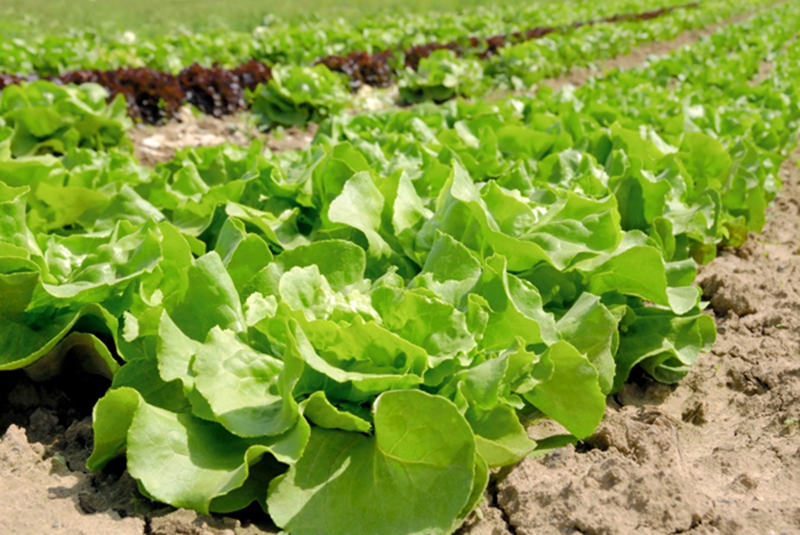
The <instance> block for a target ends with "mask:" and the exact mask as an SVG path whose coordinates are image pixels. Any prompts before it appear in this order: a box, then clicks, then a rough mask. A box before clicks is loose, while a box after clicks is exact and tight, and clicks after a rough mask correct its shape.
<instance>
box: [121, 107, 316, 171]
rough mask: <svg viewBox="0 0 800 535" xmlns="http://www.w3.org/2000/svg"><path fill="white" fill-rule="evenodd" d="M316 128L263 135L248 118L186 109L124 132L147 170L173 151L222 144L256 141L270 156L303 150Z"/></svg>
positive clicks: (246, 143)
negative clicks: (197, 113)
mask: <svg viewBox="0 0 800 535" xmlns="http://www.w3.org/2000/svg"><path fill="white" fill-rule="evenodd" d="M316 131H317V126H316V125H314V124H311V125H308V127H306V128H304V129H303V128H298V127H291V128H287V129H283V130H274V131H271V132H268V133H263V132H260V131H259V130H258V128H257V127H256V125H255V122H254V118H253V116H252V115H247V114H241V115H235V116H228V117H223V118H217V117H212V116H210V115H208V116H200V117H196V116H195V115H194V113H193V112H192V111H191V109H190V108H188V107H184V108H181V110H180V112H179V119H178V120H177V121H171V122H168V123H166V124H163V125H159V126H148V125H143V124H139V125H137V126H136V127H135V128H133V129H131V130H130V131H129V132H128V138H129V139H130V140H131V142H132V143H133V154H134V156H136V157H137V158H138V159H139V161H140V162H141V163H142V165H147V166H150V167H153V166H155V165H156V164H158V163H162V162H167V161H169V160H171V159H172V158H174V157H175V153H176V151H179V150H181V149H184V148H187V147H212V146H216V145H221V144H223V143H226V142H227V143H232V144H234V145H240V146H247V145H250V143H251V142H252V141H253V140H256V139H260V140H261V141H262V142H264V144H265V145H266V146H267V147H268V148H269V149H270V150H272V151H273V152H283V151H287V150H301V149H304V148H306V147H307V146H308V145H309V144H310V143H311V140H312V139H314V134H315V133H316Z"/></svg>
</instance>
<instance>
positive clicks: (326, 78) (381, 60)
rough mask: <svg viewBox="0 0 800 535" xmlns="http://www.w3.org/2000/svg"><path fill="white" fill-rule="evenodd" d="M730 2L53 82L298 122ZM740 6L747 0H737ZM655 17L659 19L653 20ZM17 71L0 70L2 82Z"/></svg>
mask: <svg viewBox="0 0 800 535" xmlns="http://www.w3.org/2000/svg"><path fill="white" fill-rule="evenodd" d="M732 5H733V4H732V3H731V2H729V1H727V0H726V1H723V2H709V3H707V4H706V5H705V6H704V7H703V8H700V9H692V10H691V11H696V13H689V12H687V11H686V10H687V9H688V8H695V7H696V4H686V5H682V6H673V7H670V8H660V9H658V10H652V11H647V12H643V13H639V14H626V15H613V16H609V17H605V18H602V19H598V20H591V21H588V22H576V23H573V24H572V25H570V26H568V27H563V28H555V27H538V28H533V29H530V30H528V31H527V32H524V33H519V32H518V33H517V34H509V35H508V36H506V35H505V34H503V35H497V36H494V37H490V38H489V39H488V40H487V41H485V42H483V41H481V40H479V39H477V38H472V39H468V40H467V41H466V42H465V43H463V44H462V42H460V41H451V42H449V43H447V44H440V43H436V42H434V43H428V44H424V45H416V46H414V47H412V48H410V49H408V50H406V51H405V52H403V53H400V55H399V56H395V54H394V53H393V52H392V51H390V50H386V51H384V52H378V53H374V54H370V53H367V52H354V53H351V54H349V55H347V56H329V57H326V58H323V59H320V60H318V61H317V66H315V67H313V68H312V67H287V66H280V67H276V70H275V71H274V72H275V73H277V74H276V76H272V73H273V71H272V70H271V69H270V68H269V67H267V66H266V65H264V64H262V63H259V62H258V61H255V60H250V61H249V62H248V63H246V64H244V65H241V66H239V67H236V68H234V69H232V70H227V69H224V68H221V67H218V66H215V67H202V66H200V65H197V64H195V65H192V66H191V67H187V68H186V69H184V70H183V71H181V72H180V73H179V74H178V75H172V74H169V73H167V72H159V71H156V70H153V69H149V68H125V69H116V70H112V71H106V72H103V71H99V70H90V71H72V72H66V73H63V74H60V75H58V76H57V77H56V78H55V79H56V80H58V81H59V82H60V83H85V82H94V83H98V84H100V85H101V86H103V87H105V88H106V89H107V90H108V91H109V93H110V96H109V99H113V98H115V97H116V96H117V95H123V96H124V97H125V99H126V102H127V105H128V110H129V114H130V115H131V117H133V118H134V119H136V120H142V121H144V122H147V123H158V122H161V121H163V120H165V119H169V118H171V117H174V116H176V115H177V112H178V110H179V108H180V107H181V106H182V105H184V104H186V103H188V104H192V105H194V106H196V107H197V108H199V109H200V110H201V111H202V112H204V113H207V114H211V115H214V116H222V115H226V114H231V113H234V112H235V111H237V110H240V109H242V108H244V107H245V105H246V104H248V103H249V104H251V105H252V107H253V109H254V112H255V113H256V114H257V115H258V116H259V118H260V121H261V123H262V125H263V126H264V127H270V126H272V125H274V124H279V125H296V124H305V123H307V122H317V121H319V120H321V119H324V118H325V117H327V116H329V115H331V114H334V113H337V112H339V111H341V110H342V109H343V108H345V107H346V106H347V105H349V104H351V103H352V101H353V98H352V97H351V96H349V95H348V89H350V90H355V89H358V88H359V87H360V86H361V85H363V84H365V83H366V84H368V85H372V86H375V87H385V86H388V85H390V84H391V83H392V82H393V81H394V80H396V79H398V78H399V81H400V82H399V83H400V95H401V97H402V98H403V100H404V101H406V102H418V101H421V100H434V101H444V100H447V99H449V98H452V97H454V96H456V95H464V96H471V95H475V94H480V93H482V92H484V91H486V90H487V89H489V88H491V87H503V86H504V87H517V88H519V87H529V86H530V85H532V84H533V83H535V82H536V81H538V80H540V79H542V78H544V77H548V76H554V75H557V74H560V73H563V72H564V71H566V70H569V69H570V68H572V67H574V66H576V65H585V64H587V63H590V62H593V61H598V60H600V59H604V58H607V57H610V56H613V55H617V54H620V53H623V52H625V51H627V50H630V49H631V48H632V47H634V46H636V45H638V44H641V43H642V42H645V41H652V40H656V39H671V38H673V37H675V36H676V35H677V34H679V33H681V32H682V31H685V30H687V29H691V28H698V27H704V26H706V25H707V24H709V23H710V21H712V20H716V19H718V18H719V17H720V16H721V14H724V13H728V12H729V11H730V10H732V9H734V8H733V7H732ZM738 7H739V8H740V9H743V8H745V7H752V6H751V5H750V4H749V3H747V4H746V3H743V2H740V3H739V4H738ZM679 8H680V9H679ZM676 10H678V11H676ZM667 15H670V16H667ZM662 17H663V22H662V21H660V20H657V19H660V18H662ZM642 21H646V22H642ZM546 36H549V38H547V37H546ZM520 40H522V42H519V41H520ZM482 43H483V44H482ZM511 43H514V44H511ZM505 45H508V46H505ZM397 57H402V58H403V60H402V61H404V62H405V66H403V65H402V64H400V65H393V61H394V60H396V59H397ZM478 57H482V58H484V61H483V63H480V62H479V61H478V60H476V59H471V58H478ZM331 70H332V71H335V72H338V73H342V76H341V77H340V76H337V75H333V74H332V73H331V72H330V71H331ZM27 79H28V80H30V79H31V77H28V78H27ZM23 80H24V78H20V77H18V76H11V75H0V89H2V87H4V86H7V85H9V84H16V83H20V82H22V81H23ZM259 84H260V87H258V85H259Z"/></svg>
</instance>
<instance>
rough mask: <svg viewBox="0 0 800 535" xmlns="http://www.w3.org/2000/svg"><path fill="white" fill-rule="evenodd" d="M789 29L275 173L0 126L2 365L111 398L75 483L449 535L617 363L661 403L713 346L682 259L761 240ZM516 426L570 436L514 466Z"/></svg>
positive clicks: (793, 58)
mask: <svg viewBox="0 0 800 535" xmlns="http://www.w3.org/2000/svg"><path fill="white" fill-rule="evenodd" d="M779 22H781V24H779ZM798 22H800V9H798V7H797V6H796V5H795V4H784V5H781V6H777V7H775V8H772V9H771V10H768V11H765V12H764V13H761V14H759V15H758V16H756V17H754V18H753V19H751V20H749V21H747V22H744V23H742V24H740V25H738V26H732V27H730V28H725V29H723V30H720V31H719V32H718V33H717V34H715V35H714V36H713V37H712V38H710V39H706V40H703V41H700V42H699V43H697V44H696V45H694V46H693V47H690V48H688V49H685V50H681V51H678V52H676V53H674V54H672V55H669V56H666V57H664V58H661V59H653V60H652V61H651V62H650V63H649V64H648V65H647V66H646V67H644V68H642V69H633V70H631V71H627V72H616V71H615V72H610V73H606V75H604V76H603V77H601V78H597V79H594V80H593V81H591V82H590V83H588V84H587V85H585V86H584V87H582V88H580V89H577V90H574V91H566V92H561V93H557V94H554V93H552V92H548V91H544V90H543V91H541V92H540V93H539V94H538V95H537V96H536V97H535V98H534V97H508V98H506V99H501V100H497V101H494V102H487V101H477V100H476V101H473V102H465V101H454V102H450V103H448V104H445V105H443V106H434V105H432V104H427V105H421V106H418V107H415V108H413V109H394V110H389V111H385V112H382V113H373V114H362V115H353V116H350V115H341V116H338V117H334V118H332V119H331V120H330V121H326V122H325V123H324V124H323V125H322V126H321V127H320V131H319V132H318V134H317V137H316V138H315V141H314V142H313V144H312V146H311V147H310V148H309V149H308V150H305V151H301V152H292V153H284V154H280V155H272V154H269V155H268V156H265V155H264V153H263V151H262V147H261V146H260V145H259V144H258V143H256V144H254V145H253V146H252V147H250V148H249V149H243V148H236V147H232V146H222V147H210V148H189V149H185V150H183V151H181V152H180V153H179V154H178V155H177V156H176V157H175V159H173V160H172V161H170V162H168V163H166V164H162V165H160V166H159V167H158V168H157V169H155V170H153V169H145V168H142V167H140V166H138V165H137V164H136V162H135V161H134V160H133V158H132V157H131V156H129V155H126V154H123V153H120V152H117V151H115V150H113V149H112V150H107V151H106V152H96V151H93V150H90V149H85V148H80V147H78V146H69V147H65V151H66V152H65V155H64V156H62V157H61V158H56V157H54V156H52V155H40V156H30V157H20V158H15V157H12V156H13V154H12V151H11V149H10V147H11V139H12V135H13V132H14V129H12V128H6V129H5V130H2V131H1V132H2V133H0V292H2V295H3V296H4V299H3V300H2V302H0V370H13V369H20V368H25V369H26V370H27V371H28V372H29V373H31V374H32V375H33V376H35V377H39V378H50V377H53V376H54V375H56V374H57V373H58V370H59V369H60V368H61V367H63V366H79V367H81V368H83V369H85V370H86V371H87V372H91V373H101V374H103V375H105V376H108V377H113V383H112V388H111V389H110V390H109V391H108V392H107V394H106V395H105V396H104V397H103V398H102V399H101V400H100V401H99V402H98V404H97V405H96V407H95V411H94V429H95V435H94V436H95V448H94V452H93V454H92V456H91V458H90V459H89V461H88V466H89V467H90V468H91V469H100V468H102V467H103V466H104V465H105V464H106V463H108V462H109V461H110V460H111V459H113V458H115V457H117V456H119V455H123V454H124V455H126V457H127V462H128V469H129V471H130V473H131V475H132V476H133V477H134V478H136V479H137V480H138V482H139V484H140V488H141V490H142V492H144V493H145V494H146V495H148V496H150V497H152V498H153V499H156V500H160V501H163V502H166V503H170V504H172V505H175V506H182V507H190V508H193V509H196V510H198V511H201V512H204V513H208V512H220V513H225V512H230V511H235V510H238V509H242V508H244V507H247V506H248V505H250V504H251V503H254V502H255V503H258V504H259V505H260V506H261V507H262V508H264V509H265V510H266V511H268V512H269V513H270V515H271V516H272V518H273V519H274V520H275V521H276V523H277V524H278V525H280V526H281V527H282V528H283V529H286V530H287V531H291V532H292V533H300V534H302V533H318V532H320V531H324V532H326V533H328V532H330V533H348V532H358V533H373V532H380V533H450V532H452V531H453V530H454V529H456V528H457V526H458V524H459V523H460V521H461V520H462V519H463V518H464V517H465V516H466V515H467V514H468V513H469V512H470V511H471V510H472V509H473V508H474V507H475V506H476V505H477V504H478V503H479V501H480V499H481V497H482V493H483V491H484V489H485V488H486V485H487V483H488V473H489V469H491V468H499V467H503V466H509V465H512V464H514V463H516V462H519V461H520V460H521V459H523V458H525V457H526V456H528V455H540V454H542V452H545V451H548V450H549V449H551V448H554V447H557V446H558V445H563V444H568V443H575V442H576V441H578V440H582V439H585V438H586V437H588V436H590V435H591V434H592V433H593V432H594V430H595V428H596V426H597V424H598V423H599V422H600V420H601V418H602V415H603V412H604V410H605V399H606V396H607V395H608V394H609V393H613V392H616V391H617V390H618V389H619V388H621V387H622V385H623V384H624V382H625V381H626V380H627V378H628V376H629V374H630V373H631V371H632V370H633V369H634V368H635V367H637V366H638V367H639V368H640V369H641V370H643V371H644V372H646V373H648V374H650V375H651V376H652V377H653V378H655V379H656V380H659V381H663V382H667V383H674V382H676V381H679V380H680V379H681V378H682V377H683V376H685V374H686V373H687V372H688V370H689V368H690V366H691V365H692V363H693V362H694V361H695V359H696V358H697V357H698V355H699V354H700V353H701V352H703V351H707V350H709V349H710V347H711V344H712V343H713V341H714V337H715V330H714V323H713V319H712V318H710V317H709V316H708V315H706V314H704V313H703V308H704V306H705V303H703V302H701V300H700V298H701V296H700V292H699V290H698V289H697V288H696V287H695V286H693V285H692V283H693V281H694V279H695V276H696V273H697V263H698V262H704V261H708V260H710V258H712V257H713V256H714V254H715V253H716V248H717V246H718V245H719V244H731V243H736V242H735V240H736V239H738V238H737V237H738V236H741V234H742V233H746V232H747V231H748V230H758V229H759V228H760V226H761V225H763V221H764V208H765V206H766V203H767V202H769V200H771V199H772V198H773V197H774V195H775V193H776V190H777V187H778V184H779V179H778V177H777V176H776V170H777V168H778V165H779V164H780V162H781V161H782V159H783V158H784V156H785V154H786V150H787V149H788V148H789V147H792V146H793V145H794V144H795V143H796V141H797V125H798V124H800V107H798V104H797V102H798V99H797V98H796V97H797V89H796V80H797V77H798V75H800V67H799V66H800V63H798V61H797V59H798V57H800V45H798V44H797V43H796V42H794V43H790V44H789V45H788V46H787V48H786V49H785V51H783V52H781V53H780V54H779V53H778V52H779V51H782V50H783V47H784V45H785V44H786V43H787V42H788V41H789V39H790V37H791V35H792V29H793V28H796V27H797V26H798ZM733 44H736V45H737V47H736V49H735V50H734V51H733V52H730V54H729V55H727V54H722V53H721V51H722V50H726V51H728V50H731V49H733V48H734V47H733V46H732V45H733ZM767 54H774V59H775V63H776V66H775V69H774V71H773V73H772V74H771V75H770V77H769V79H768V80H766V81H764V82H762V83H760V84H757V85H756V86H754V87H753V86H750V85H749V84H748V83H747V81H748V80H749V79H750V78H751V77H752V75H753V74H754V73H755V72H756V71H757V65H758V63H759V61H760V58H762V57H764V56H765V55H767ZM299 72H300V74H298V79H301V80H302V79H304V77H307V75H308V71H299ZM287 76H289V74H287ZM319 80H322V81H326V80H327V78H326V75H323V74H320V75H319ZM299 83H301V84H302V83H303V82H299ZM307 83H312V82H307ZM320 83H321V82H320ZM259 91H267V93H266V94H268V95H271V94H272V93H269V92H268V90H267V88H262V89H261V90H259ZM276 91H277V90H276ZM277 94H278V93H275V95H277ZM270 98H272V97H270ZM276 98H277V97H276ZM281 98H287V99H288V98H289V97H285V95H284V96H283V97H281ZM282 102H283V103H284V104H282V105H283V106H284V107H285V108H281V109H285V110H288V111H286V112H285V113H286V115H287V116H289V117H291V116H294V114H297V113H302V110H306V111H307V112H308V113H309V114H311V113H314V111H311V108H310V107H309V105H308V103H306V104H302V103H301V104H296V103H295V102H294V101H289V100H285V101H282ZM304 106H306V107H304ZM298 110H301V111H298ZM282 113H283V112H282ZM269 120H271V121H272V120H274V119H269ZM15 128H16V127H15ZM2 136H5V137H2ZM531 415H533V416H534V417H549V418H552V419H554V420H556V421H557V422H558V423H560V424H561V425H562V426H563V427H564V428H565V429H566V430H567V431H568V432H569V433H570V434H571V435H570V436H563V435H561V436H555V437H550V438H548V439H545V440H542V441H541V442H540V443H539V444H537V443H536V442H534V441H532V440H531V439H529V438H528V436H527V433H526V431H525V427H524V424H525V423H527V419H526V417H528V416H531ZM354 489H355V490H354ZM432 496H434V497H435V499H434V498H432ZM364 519H366V520H364Z"/></svg>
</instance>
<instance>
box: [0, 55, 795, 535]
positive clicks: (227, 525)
mask: <svg viewBox="0 0 800 535" xmlns="http://www.w3.org/2000/svg"><path fill="white" fill-rule="evenodd" d="M628 66H630V65H628ZM765 68H766V67H765ZM229 122H230V121H227V120H226V121H220V120H217V119H213V118H203V119H200V120H197V119H194V118H192V119H189V117H188V116H187V118H186V121H185V123H173V124H172V125H167V126H166V127H160V128H157V129H148V130H147V131H146V134H143V133H142V132H143V131H140V130H137V131H135V132H134V133H133V137H134V140H135V143H136V146H137V151H140V152H138V155H139V156H140V158H143V161H145V162H148V163H150V164H151V165H152V164H154V163H156V162H158V161H163V159H164V158H165V154H166V151H170V150H171V151H174V150H175V149H176V148H180V147H183V146H194V145H196V144H200V143H201V142H202V140H203V139H205V140H206V141H208V144H216V143H219V142H220V141H219V140H214V141H213V142H212V140H211V139H210V138H202V136H204V135H208V136H212V135H213V136H219V137H221V138H224V140H231V141H234V142H237V141H236V139H234V137H235V136H238V135H240V134H241V135H242V136H244V139H245V141H247V139H248V138H247V136H248V135H251V134H252V137H251V138H249V139H252V138H253V137H257V136H258V135H259V134H258V133H255V132H253V131H252V130H251V131H249V132H250V133H248V131H247V130H246V128H242V127H241V125H242V124H243V123H241V122H240V123H238V125H239V126H237V125H236V123H234V126H230V125H229V124H228V123H229ZM164 129H172V130H164ZM309 135H311V136H313V133H309V132H296V133H290V135H289V136H287V137H288V138H292V139H299V138H301V137H306V138H307V137H309ZM159 136H160V137H159ZM154 137H155V141H151V142H148V143H145V141H144V140H146V139H153V138H154ZM284 139H286V138H284ZM156 142H158V143H156ZM304 142H305V143H307V142H308V141H304ZM289 143H290V142H287V144H289ZM296 143H297V144H300V141H297V142H296ZM149 145H151V146H152V147H150V148H151V149H152V150H153V151H155V152H153V153H152V154H151V153H147V154H145V153H143V152H141V151H142V150H143V147H148V146H149ZM164 147H167V148H166V149H164V151H165V152H157V151H156V149H157V148H158V149H161V148H164ZM295 148H296V147H295ZM274 150H280V148H279V147H278V146H276V147H275V149H274ZM145 152H146V151H145ZM795 160H800V151H798V152H796V153H795V154H794V155H793V156H792V157H791V158H789V159H788V160H787V161H786V162H785V163H784V165H783V167H782V168H781V170H780V173H781V177H782V178H783V180H784V183H785V190H784V191H783V192H782V193H781V195H780V196H779V198H778V199H777V200H776V201H775V203H774V204H773V205H772V206H771V207H770V209H769V215H768V221H767V224H766V226H765V228H764V231H763V232H762V233H761V234H760V235H758V236H755V235H752V236H750V238H749V239H748V241H747V243H746V244H745V245H744V246H743V247H741V248H740V249H738V250H736V251H733V250H730V251H722V252H721V254H720V256H719V257H718V258H717V259H716V260H714V261H713V262H712V263H711V264H709V265H708V266H706V267H704V268H703V269H702V270H701V272H700V275H699V276H698V279H697V284H698V285H699V286H700V287H701V288H702V289H703V292H704V296H705V298H706V299H707V300H709V301H710V306H709V310H708V313H709V314H710V315H713V317H714V318H715V320H716V322H717V328H718V331H719V335H718V338H717V342H716V344H715V346H714V348H713V350H712V351H711V353H709V354H706V355H702V356H701V357H700V358H699V359H698V362H697V363H696V364H695V366H694V367H693V369H692V371H691V372H690V373H689V375H688V376H687V377H686V378H685V379H684V380H683V381H682V382H680V383H679V384H678V385H672V386H668V385H663V384H659V383H656V382H653V381H651V380H649V379H648V378H647V377H646V376H644V375H643V374H640V375H634V377H632V380H631V381H630V382H629V383H628V384H627V385H626V386H625V387H624V389H623V390H622V391H621V392H619V393H618V394H617V395H615V396H613V397H610V398H609V400H608V404H609V407H608V409H607V411H606V417H605V419H604V421H603V423H602V424H601V426H600V428H599V429H598V431H597V433H595V435H593V436H592V437H591V438H590V439H588V440H587V441H586V442H584V443H581V444H579V446H577V447H574V446H568V447H565V448H561V449H558V450H555V451H553V452H552V453H550V454H548V455H547V456H545V457H543V458H539V459H526V460H524V461H523V462H522V463H520V464H519V465H517V466H516V467H514V468H513V469H510V470H505V471H502V472H499V473H496V474H494V477H493V480H492V483H491V484H490V488H489V490H488V491H487V493H486V500H485V502H484V504H483V505H482V506H481V508H480V510H479V511H477V512H476V513H474V514H473V515H472V516H471V517H470V518H469V519H468V521H467V522H466V523H465V525H464V526H463V527H462V528H461V529H460V531H459V533H460V535H507V534H517V535H531V534H534V533H536V534H579V533H583V534H587V535H588V534H591V535H616V534H629V533H637V534H639V533H641V534H645V535H646V534H672V533H691V534H695V535H701V534H703V535H705V534H725V535H727V534H745V535H749V534H761V535H772V534H774V535H784V534H785V535H790V534H791V535H794V534H798V533H800V169H799V168H798V167H797V166H796V165H795V163H794V161H795ZM107 387H108V382H107V381H106V380H104V379H102V378H98V377H93V376H85V375H84V376H78V375H76V376H75V377H64V376H62V377H59V378H58V379H57V380H55V381H52V382H44V383H34V382H32V381H31V380H30V379H28V378H27V376H25V374H24V373H22V372H4V373H2V374H0V393H2V395H0V480H1V481H3V484H2V485H0V534H9V535H41V534H51V533H52V534H62V535H95V534H97V535H101V534H109V533H114V534H119V535H129V534H130V535H134V534H136V535H142V534H145V535H222V534H225V535H234V534H236V535H241V534H246V535H263V534H276V533H278V529H277V528H276V527H275V526H273V525H271V523H270V521H269V519H268V518H266V516H265V515H264V514H263V513H262V512H261V511H260V510H259V509H258V508H257V507H256V508H251V509H248V510H245V511H242V512H240V513H239V514H238V515H237V516H235V517H207V516H202V515H197V514H196V513H194V512H191V511H186V510H175V509H173V508H171V507H167V506H164V505H161V504H158V503H155V502H152V501H150V500H148V499H147V498H145V497H144V496H142V495H141V494H140V493H139V491H138V489H137V486H136V483H135V482H134V481H133V480H132V479H131V478H130V476H129V475H128V474H127V473H126V472H125V467H124V461H119V462H115V463H111V465H109V466H108V467H106V469H104V470H103V471H102V472H100V473H96V474H92V473H89V472H88V471H86V469H85V461H86V459H87V458H88V456H89V454H90V451H91V444H92V430H91V410H92V405H93V403H94V401H95V400H96V399H97V398H99V397H100V396H101V395H102V392H103V391H104V389H106V388H107ZM553 431H556V432H557V430H556V425H555V424H553V423H552V422H544V423H540V424H537V425H536V426H534V427H533V428H531V429H530V433H531V436H532V437H534V438H536V437H539V436H546V435H547V434H552V433H553Z"/></svg>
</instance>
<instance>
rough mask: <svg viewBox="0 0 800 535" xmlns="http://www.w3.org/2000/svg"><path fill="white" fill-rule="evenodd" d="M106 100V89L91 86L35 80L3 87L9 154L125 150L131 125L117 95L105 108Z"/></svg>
mask: <svg viewBox="0 0 800 535" xmlns="http://www.w3.org/2000/svg"><path fill="white" fill-rule="evenodd" d="M107 97H108V93H107V92H106V90H105V89H103V88H102V87H100V86H98V85H95V84H84V85H82V86H81V87H79V88H78V87H64V86H59V85H56V84H54V83H52V82H47V81H43V80H41V81H37V82H31V83H28V84H24V85H12V86H9V87H6V88H5V89H4V90H3V91H2V92H0V118H2V120H3V121H5V123H6V125H7V126H8V127H10V128H11V129H12V130H13V133H11V135H10V138H9V148H10V151H11V155H12V156H14V157H20V156H32V155H37V154H66V153H67V152H68V151H69V150H70V149H74V148H78V147H81V148H88V149H95V150H105V149H108V148H111V147H118V146H126V145H130V142H129V141H128V140H127V138H126V137H125V132H126V130H128V129H130V127H131V126H132V124H131V121H130V119H128V116H127V114H126V109H125V99H124V98H123V97H122V96H119V97H117V98H116V99H114V101H113V102H112V103H111V104H110V105H108V106H107V105H106V99H107ZM0 136H2V134H0Z"/></svg>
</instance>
